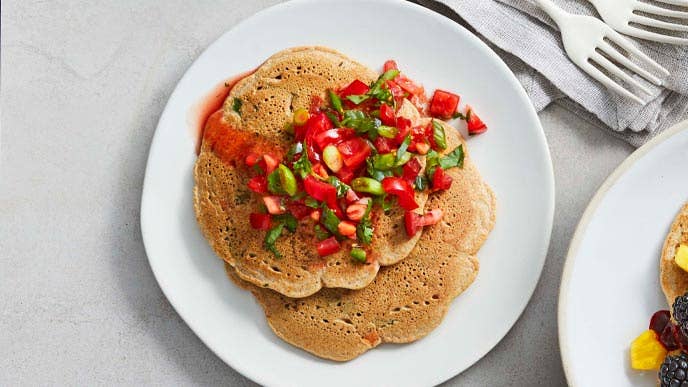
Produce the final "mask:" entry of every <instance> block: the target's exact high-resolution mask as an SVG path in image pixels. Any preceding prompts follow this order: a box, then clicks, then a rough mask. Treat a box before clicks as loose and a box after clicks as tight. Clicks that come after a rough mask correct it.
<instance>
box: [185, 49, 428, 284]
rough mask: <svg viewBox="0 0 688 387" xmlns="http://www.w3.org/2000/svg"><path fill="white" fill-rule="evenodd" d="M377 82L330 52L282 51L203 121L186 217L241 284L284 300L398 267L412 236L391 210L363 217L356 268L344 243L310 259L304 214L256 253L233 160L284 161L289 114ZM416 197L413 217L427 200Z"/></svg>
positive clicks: (259, 237)
mask: <svg viewBox="0 0 688 387" xmlns="http://www.w3.org/2000/svg"><path fill="white" fill-rule="evenodd" d="M377 76H378V74H377V73H375V72H374V71H372V70H370V69H368V68H366V67H365V66H363V65H361V64H359V63H357V62H355V61H353V60H351V59H349V58H347V57H346V56H344V55H342V54H340V53H338V52H336V51H333V50H330V49H326V48H320V47H303V48H294V49H288V50H285V51H282V52H279V53H277V54H275V55H274V56H272V57H270V58H269V59H268V60H267V61H266V62H265V63H264V64H263V65H261V66H260V67H259V68H258V69H257V70H256V71H255V72H254V73H253V74H252V75H250V76H248V77H247V78H245V79H243V80H241V81H239V82H238V83H237V84H236V86H235V87H234V88H233V89H232V91H231V92H230V94H229V96H228V97H227V99H226V101H225V104H224V105H223V108H222V111H220V112H217V113H215V114H214V115H213V116H211V117H210V119H209V120H208V123H207V124H206V128H205V133H204V137H203V144H202V146H201V152H200V155H199V157H198V160H197V161H196V166H195V171H194V177H195V181H196V186H195V187H194V208H195V211H196V218H197V220H198V223H199V225H200V227H201V230H202V231H203V234H204V235H205V237H206V239H207V240H208V241H209V243H210V245H211V246H212V247H213V249H214V250H215V252H216V253H217V255H218V256H220V257H221V258H222V259H224V260H225V261H226V262H227V263H229V265H231V266H232V267H233V268H234V269H235V270H236V272H237V275H238V276H239V277H241V278H242V279H243V280H245V281H248V282H250V283H252V284H255V285H257V286H260V287H264V288H270V289H273V290H275V291H277V292H279V293H282V294H284V295H287V296H289V297H305V296H308V295H311V294H313V293H315V292H317V291H318V290H319V289H321V288H322V287H341V288H348V289H360V288H362V287H364V286H366V285H367V284H369V283H370V282H371V281H372V280H373V278H375V275H376V274H377V272H378V270H379V268H380V265H391V264H394V263H397V262H399V261H400V260H402V259H403V258H404V257H406V256H407V255H408V254H409V252H410V251H411V250H412V249H413V247H414V246H415V244H416V242H417V241H418V239H419V238H420V233H418V234H416V236H414V237H413V238H408V237H407V236H406V234H405V232H404V226H403V225H404V223H403V211H402V210H400V209H399V208H394V209H393V210H392V211H391V212H390V213H389V214H387V215H382V214H380V213H374V214H373V216H372V220H373V226H374V227H375V233H374V237H373V241H372V243H371V245H370V248H369V249H370V253H369V254H368V256H369V259H368V262H367V263H365V264H361V263H357V262H354V261H352V259H351V257H350V256H349V246H348V245H345V246H344V247H343V248H342V250H341V251H340V252H339V253H335V254H332V255H330V256H327V257H325V258H320V257H318V255H317V253H316V249H315V243H314V237H313V223H312V222H313V221H312V220H310V219H309V218H306V219H304V220H303V221H301V222H300V225H299V229H298V230H297V232H296V233H294V234H290V233H288V232H286V231H285V232H284V234H283V236H282V237H281V238H279V239H278V241H277V243H276V246H277V249H278V250H279V251H280V252H281V253H282V256H283V257H282V258H280V259H277V258H276V257H275V256H274V255H273V254H272V253H271V252H269V251H266V250H265V249H264V247H263V239H264V237H265V231H258V230H254V229H252V228H251V227H250V224H249V214H250V213H251V212H256V210H257V209H258V206H259V203H258V201H259V200H260V198H259V197H258V195H254V194H252V193H251V192H250V191H249V190H248V189H247V186H246V183H247V181H248V180H249V178H250V176H249V174H248V171H247V170H246V168H245V167H243V166H242V165H243V162H242V161H238V159H241V160H243V158H240V157H235V156H236V154H237V153H240V152H247V151H249V150H254V151H258V152H259V153H262V152H265V151H269V152H271V153H275V154H277V155H284V153H285V152H286V150H287V149H288V148H289V146H290V145H291V142H292V141H293V140H292V137H291V135H289V134H288V133H287V132H286V130H285V127H286V126H287V124H288V123H290V122H291V121H292V119H293V112H294V111H295V110H296V109H299V108H307V107H308V106H309V105H310V103H311V97H312V96H314V95H315V96H319V97H320V98H323V99H325V98H326V93H327V90H328V89H338V88H340V87H342V86H346V85H347V84H349V83H350V82H351V81H353V80H354V79H360V80H361V81H363V82H371V81H373V80H375V79H376V78H377ZM237 101H241V102H240V103H239V102H237ZM237 105H240V106H241V107H240V109H239V112H236V111H235V106H237ZM416 114H417V112H416ZM220 145H222V146H220ZM227 149H229V151H227ZM266 149H267V150H266ZM416 196H417V197H416V201H417V202H418V204H419V205H420V209H419V210H421V211H422V209H423V204H424V203H425V201H426V199H427V194H426V193H417V194H416ZM394 207H397V206H394ZM345 243H348V244H350V243H351V242H345Z"/></svg>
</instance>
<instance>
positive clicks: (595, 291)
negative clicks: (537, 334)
mask: <svg viewBox="0 0 688 387" xmlns="http://www.w3.org/2000/svg"><path fill="white" fill-rule="evenodd" d="M686 200H688V121H684V122H683V123H681V124H679V125H677V126H675V127H674V128H672V129H670V130H668V131H666V132H664V133H662V134H660V135H659V136H657V137H656V138H654V139H653V140H651V141H650V142H648V143H647V144H645V145H644V146H643V147H641V148H639V149H638V150H637V151H635V152H634V153H633V154H632V155H631V156H630V157H629V158H628V159H626V161H624V162H623V163H622V164H621V165H620V166H619V167H618V168H617V169H616V171H614V173H612V174H611V176H609V178H607V180H606V181H605V182H604V184H602V186H601V187H600V189H599V191H598V192H597V193H596V194H595V196H594V197H593V199H592V201H591V202H590V204H589V205H588V208H587V209H586V210H585V213H584V214H583V217H582V218H581V221H580V223H579V224H578V228H577V229H576V233H575V235H574V237H573V240H572V241H571V246H570V248H569V254H568V257H567V258H566V265H565V266H564V274H563V278H562V282H561V289H560V294H559V345H560V348H561V357H562V360H563V363H564V370H565V371H566V378H567V379H568V381H569V383H570V385H572V386H629V385H633V386H647V387H650V386H655V385H656V383H657V373H656V372H654V371H652V372H644V373H642V372H638V371H635V370H633V369H631V368H630V357H629V347H630V344H631V341H633V339H635V338H636V337H637V336H638V335H639V334H640V333H642V332H643V331H644V330H646V329H647V328H648V325H649V321H650V317H651V316H652V314H653V313H654V312H656V311H657V310H660V309H668V306H667V304H666V301H665V299H664V296H663V295H662V291H661V289H660V287H659V257H660V254H661V248H662V245H663V243H664V239H665V238H666V235H667V233H668V232H669V226H670V224H671V222H673V220H674V217H675V216H676V214H677V213H678V211H679V209H680V208H681V207H682V206H683V204H684V203H685V202H686Z"/></svg>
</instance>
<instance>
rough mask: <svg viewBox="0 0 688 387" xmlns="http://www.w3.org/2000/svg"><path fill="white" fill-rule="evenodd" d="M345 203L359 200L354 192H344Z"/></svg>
mask: <svg viewBox="0 0 688 387" xmlns="http://www.w3.org/2000/svg"><path fill="white" fill-rule="evenodd" d="M345 197H346V202H347V203H353V202H355V201H358V200H359V199H360V198H359V197H358V195H357V194H356V192H355V191H354V190H352V189H350V190H348V191H346V196H345Z"/></svg>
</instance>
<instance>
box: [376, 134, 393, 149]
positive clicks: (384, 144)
mask: <svg viewBox="0 0 688 387" xmlns="http://www.w3.org/2000/svg"><path fill="white" fill-rule="evenodd" d="M373 145H375V149H377V152H378V153H389V152H391V151H392V149H393V148H394V147H395V146H396V144H395V141H394V139H393V138H387V137H382V136H378V137H377V138H376V139H375V141H373Z"/></svg>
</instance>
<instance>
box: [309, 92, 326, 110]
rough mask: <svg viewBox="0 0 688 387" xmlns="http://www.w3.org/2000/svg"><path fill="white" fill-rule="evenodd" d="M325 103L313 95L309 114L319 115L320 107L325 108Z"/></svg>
mask: <svg viewBox="0 0 688 387" xmlns="http://www.w3.org/2000/svg"><path fill="white" fill-rule="evenodd" d="M324 103H325V101H323V99H322V98H320V96H319V95H312V96H311V104H310V106H309V109H308V112H309V113H311V114H312V113H317V112H319V111H320V107H321V106H323V104H324Z"/></svg>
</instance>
